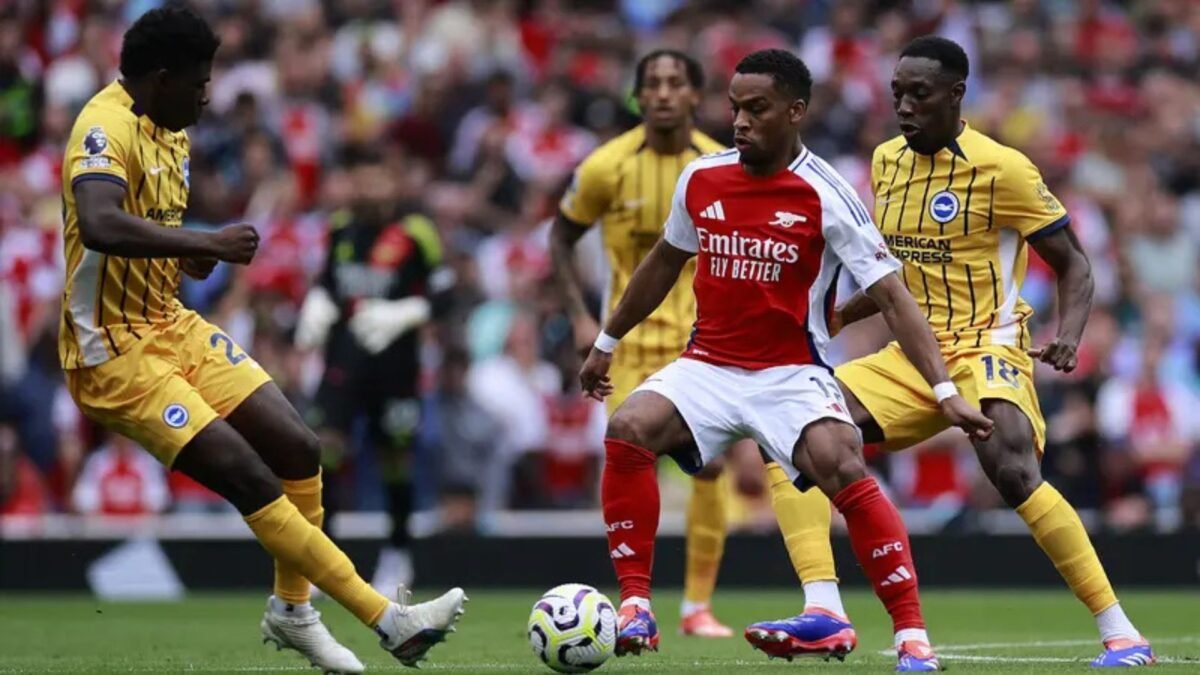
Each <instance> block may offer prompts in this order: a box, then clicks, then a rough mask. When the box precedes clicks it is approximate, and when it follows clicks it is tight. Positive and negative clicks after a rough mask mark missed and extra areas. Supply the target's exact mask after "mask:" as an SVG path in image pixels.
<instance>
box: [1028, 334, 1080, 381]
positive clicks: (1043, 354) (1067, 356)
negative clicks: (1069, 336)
mask: <svg viewBox="0 0 1200 675" xmlns="http://www.w3.org/2000/svg"><path fill="white" fill-rule="evenodd" d="M1078 350H1079V345H1076V344H1073V343H1070V342H1067V341H1066V340H1063V339H1062V338H1056V339H1055V340H1054V341H1053V342H1051V343H1050V344H1048V345H1046V346H1045V347H1040V348H1036V349H1029V350H1026V352H1025V353H1026V354H1028V355H1030V356H1032V357H1033V358H1035V359H1037V360H1038V361H1041V362H1042V363H1048V364H1050V365H1051V366H1053V367H1054V369H1055V370H1061V371H1062V372H1064V373H1069V372H1071V371H1072V370H1075V366H1077V365H1079V354H1078Z"/></svg>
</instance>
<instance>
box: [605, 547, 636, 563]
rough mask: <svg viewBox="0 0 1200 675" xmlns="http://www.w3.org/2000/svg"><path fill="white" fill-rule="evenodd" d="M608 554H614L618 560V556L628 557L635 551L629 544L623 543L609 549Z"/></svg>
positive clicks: (614, 557) (613, 557)
mask: <svg viewBox="0 0 1200 675" xmlns="http://www.w3.org/2000/svg"><path fill="white" fill-rule="evenodd" d="M608 554H609V555H610V556H612V559H613V560H617V559H618V558H628V557H629V556H631V555H634V552H633V549H632V548H630V547H629V544H625V543H622V544H621V545H619V546H617V547H616V548H614V549H613V550H611V551H609V552H608Z"/></svg>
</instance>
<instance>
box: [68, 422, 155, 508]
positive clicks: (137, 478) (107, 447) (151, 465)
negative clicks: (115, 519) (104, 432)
mask: <svg viewBox="0 0 1200 675" xmlns="http://www.w3.org/2000/svg"><path fill="white" fill-rule="evenodd" d="M169 502H170V493H169V492H168V490H167V475H166V470H165V469H163V466H162V464H159V463H158V462H157V461H156V460H155V459H154V458H153V457H151V456H150V455H149V454H148V453H146V452H144V451H142V449H141V448H140V447H139V446H138V445H137V444H136V443H134V442H133V441H131V440H129V439H128V438H125V437H124V436H121V435H119V434H111V435H109V436H108V442H107V443H105V444H104V445H101V446H100V447H99V448H97V449H96V450H95V451H93V452H92V454H90V455H88V458H87V461H86V462H84V464H83V471H82V472H80V474H79V479H78V480H76V481H75V489H74V490H73V491H72V493H71V506H72V507H73V508H74V509H75V510H76V511H78V512H79V513H83V514H96V515H104V516H144V515H149V514H152V513H159V512H160V511H163V510H165V509H166V507H167V505H168V503H169Z"/></svg>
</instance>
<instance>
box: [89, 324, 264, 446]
mask: <svg viewBox="0 0 1200 675" xmlns="http://www.w3.org/2000/svg"><path fill="white" fill-rule="evenodd" d="M66 378H67V389H68V390H69V391H70V392H71V397H72V398H74V399H75V403H77V404H78V405H79V409H80V410H82V411H83V413H84V414H85V415H87V416H88V417H89V418H90V419H92V420H94V421H95V422H96V423H98V424H100V425H101V426H103V427H105V428H106V429H109V430H111V431H115V432H117V433H119V434H122V435H124V436H128V437H129V438H131V439H133V440H134V441H136V442H137V443H139V444H140V445H141V446H142V447H144V448H146V450H148V451H150V454H152V455H154V456H155V457H156V458H157V459H158V461H160V462H162V463H163V464H165V465H166V466H168V467H169V466H171V464H172V463H173V462H174V461H175V456H176V455H178V454H179V451H180V450H182V449H183V447H184V446H185V445H187V444H188V443H189V442H191V440H192V438H194V437H195V436H196V434H197V433H199V432H200V430H201V429H203V428H204V427H206V426H208V425H209V424H211V423H212V421H213V420H215V419H217V418H219V417H225V416H227V415H229V413H231V412H233V411H234V409H236V408H237V407H238V406H239V405H240V404H241V403H242V401H245V400H246V399H247V398H248V397H249V396H250V394H252V393H254V392H255V391H256V390H257V389H258V388H259V387H261V386H262V385H264V384H266V383H267V382H270V381H271V376H270V375H268V374H267V372H266V371H265V370H263V369H262V367H260V366H259V365H258V363H256V362H255V361H254V359H252V358H250V357H249V356H248V355H247V354H246V352H244V351H242V349H241V348H240V347H238V346H237V345H236V344H234V342H233V339H232V338H230V337H229V336H228V335H226V334H225V333H224V332H223V331H222V330H221V329H220V328H217V327H216V326H214V325H213V324H211V323H209V322H207V321H205V320H204V319H203V318H201V317H200V315H199V314H196V313H195V312H192V311H190V310H184V311H183V312H181V313H180V315H179V319H178V320H177V321H175V322H173V323H164V324H156V325H155V326H154V328H152V329H151V330H150V333H149V334H146V335H143V336H142V339H141V340H139V341H138V342H137V343H136V344H135V345H134V347H133V349H131V350H129V351H127V352H125V353H124V354H122V355H120V356H118V357H117V358H115V359H112V360H111V361H105V362H104V363H101V364H100V365H98V366H93V367H91V368H80V369H77V370H68V371H66Z"/></svg>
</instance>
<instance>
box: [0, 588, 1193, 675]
mask: <svg viewBox="0 0 1200 675" xmlns="http://www.w3.org/2000/svg"><path fill="white" fill-rule="evenodd" d="M468 593H469V595H470V596H471V602H470V604H469V605H468V609H467V614H466V616H465V617H464V618H463V620H462V622H461V623H460V624H459V632H458V633H456V634H455V635H453V636H452V637H451V639H450V641H449V642H448V643H446V644H444V645H440V646H439V647H437V648H435V649H434V650H433V651H432V652H431V653H430V660H429V661H428V662H427V663H426V664H424V666H423V670H426V671H429V672H433V673H456V674H463V675H467V674H470V675H477V674H479V675H486V674H488V673H531V674H537V673H549V672H550V671H549V670H547V669H545V668H544V667H543V666H542V665H541V663H540V662H539V661H537V660H536V659H535V657H534V656H533V653H532V651H531V650H530V648H529V646H528V643H527V641H526V639H525V630H524V629H525V621H526V618H527V617H528V614H529V610H530V608H531V606H532V604H533V602H534V601H535V600H536V599H537V597H538V596H539V595H540V593H539V592H537V591H535V590H529V591H526V592H508V591H505V592H497V591H478V590H477V591H475V592H473V593H472V592H470V589H468ZM431 594H432V590H431V589H420V592H419V593H418V595H417V600H421V599H425V598H427V597H429V596H430V595H431ZM613 596H615V593H614V594H613ZM610 597H612V596H610ZM922 597H923V600H924V605H925V616H926V619H927V621H928V622H929V626H930V635H931V636H932V637H933V639H934V643H935V645H937V648H938V653H939V655H940V656H941V658H942V663H943V665H944V666H945V667H946V668H947V669H949V670H952V671H954V672H987V673H1000V672H1003V673H1044V672H1059V671H1074V672H1085V671H1087V664H1088V662H1089V661H1090V660H1091V659H1092V658H1093V657H1094V656H1095V655H1096V654H1097V653H1099V649H1100V646H1099V644H1098V642H1097V640H1096V637H1095V627H1094V625H1093V622H1092V620H1091V618H1090V617H1089V616H1088V615H1087V612H1086V611H1085V610H1084V609H1083V608H1082V607H1081V606H1079V605H1078V604H1077V603H1076V602H1075V599H1074V598H1073V597H1072V596H1071V595H1070V593H1069V592H1068V591H1067V590H1066V589H1062V590H1059V589H1056V588H1055V589H1046V590H1040V591H1036V592H1035V591H926V592H924V593H922ZM264 600H265V595H264V596H252V595H196V596H193V597H190V598H188V599H187V600H186V601H184V602H178V603H105V602H99V601H96V600H94V599H91V598H88V597H81V596H42V595H8V596H3V597H0V673H17V672H20V673H45V672H56V673H124V672H139V673H181V672H204V673H242V672H287V671H292V672H303V671H307V672H316V671H315V670H311V669H308V668H307V667H306V666H307V663H305V662H304V661H302V660H301V659H300V657H299V656H297V655H296V654H295V653H294V652H281V653H280V652H276V651H275V649H274V648H273V647H269V646H267V645H262V644H260V642H259V632H258V619H259V616H260V615H261V613H262V610H263V605H264ZM799 601H800V592H799V589H795V590H792V589H770V590H761V591H730V590H726V591H720V590H719V591H718V594H717V598H716V605H715V607H716V610H717V613H718V616H720V617H721V618H722V619H723V620H725V621H726V622H728V623H729V624H730V625H732V626H734V627H736V628H738V629H739V632H740V629H741V628H742V627H744V626H745V624H747V623H749V622H752V621H756V620H760V619H770V618H780V617H784V616H787V615H790V614H793V613H795V611H797V608H798V605H797V603H798V602H799ZM846 601H847V602H846V606H847V610H848V611H849V612H850V613H851V617H852V618H853V619H854V622H855V626H856V628H857V629H858V635H859V646H858V649H857V650H856V651H855V652H854V653H853V654H851V655H850V656H849V657H848V658H847V659H846V661H845V663H838V662H836V661H831V662H829V663H825V662H824V661H820V660H797V661H795V662H792V663H788V662H786V661H778V660H777V661H768V660H767V658H766V656H764V655H763V654H761V653H759V652H755V651H753V650H751V649H750V647H749V645H748V644H746V642H745V641H744V640H743V639H742V638H741V637H740V635H739V636H738V637H735V638H733V639H729V640H717V641H713V640H700V639H696V638H681V637H679V636H677V634H676V627H677V625H678V604H679V596H678V594H672V593H661V594H659V595H658V596H657V598H656V602H655V606H656V609H657V613H658V619H659V622H660V629H661V630H662V631H663V640H662V646H661V648H662V651H660V652H659V653H657V654H650V655H646V656H642V657H640V658H638V657H626V658H622V659H616V658H614V659H611V660H609V662H608V663H606V664H605V665H604V666H603V667H602V668H601V669H600V672H602V673H606V674H607V673H613V674H615V673H633V672H637V673H682V672H689V673H693V672H703V673H730V674H733V675H742V674H743V673H745V674H750V673H784V672H790V671H793V670H797V669H807V670H809V671H815V670H816V669H819V670H823V671H826V672H829V673H843V674H849V673H860V672H879V673H882V672H888V671H890V670H891V669H892V668H893V667H894V665H895V657H894V656H893V655H892V654H891V653H890V652H889V651H888V647H889V645H890V644H891V631H890V628H889V626H890V624H889V622H888V619H887V615H886V614H885V613H884V611H883V609H882V608H881V607H880V606H879V604H878V602H877V601H876V600H875V598H874V597H873V596H872V595H870V594H869V593H866V592H861V591H854V592H848V593H847V594H846ZM1122 602H1123V604H1124V606H1125V609H1126V611H1127V612H1128V614H1129V615H1130V617H1131V618H1132V619H1133V620H1134V621H1135V622H1136V623H1137V625H1138V626H1139V627H1140V628H1141V630H1142V631H1143V632H1145V634H1146V635H1147V636H1148V637H1149V638H1150V640H1151V641H1152V642H1153V644H1154V647H1155V652H1156V653H1157V654H1158V656H1159V662H1160V665H1159V668H1160V669H1163V670H1167V671H1169V672H1179V673H1185V672H1192V673H1196V672H1200V594H1198V593H1197V592H1196V591H1195V590H1194V589H1181V590H1179V591H1175V592H1171V591H1155V592H1126V593H1123V594H1122ZM318 606H319V608H320V609H321V610H322V611H323V612H324V614H325V619H326V622H327V624H328V625H329V626H330V628H331V629H332V630H333V632H334V634H335V635H337V636H338V638H339V639H340V640H341V641H342V642H343V643H344V644H346V645H347V646H348V647H350V648H351V649H353V650H354V651H355V652H356V653H357V654H358V656H359V658H361V659H362V660H363V662H364V663H366V664H367V667H368V672H382V671H392V672H412V671H409V670H408V669H405V668H403V667H401V666H400V664H399V663H397V662H396V661H394V660H392V659H391V657H390V656H389V655H387V654H385V653H384V652H383V651H382V650H381V649H380V648H379V646H378V645H377V644H376V639H375V636H374V635H373V634H372V633H371V632H370V631H367V630H366V629H364V628H363V627H362V626H360V625H358V624H357V622H356V621H355V620H354V619H353V618H352V617H350V615H349V614H347V613H346V612H345V611H343V610H342V609H341V608H340V607H337V606H336V605H334V604H333V603H332V602H330V601H328V600H325V601H320V602H319V603H318Z"/></svg>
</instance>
